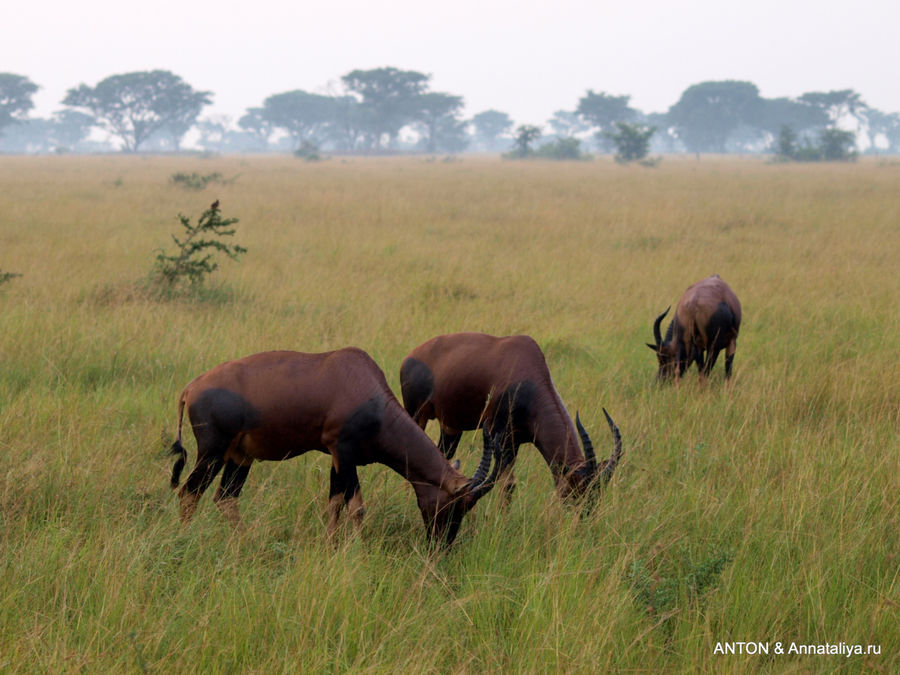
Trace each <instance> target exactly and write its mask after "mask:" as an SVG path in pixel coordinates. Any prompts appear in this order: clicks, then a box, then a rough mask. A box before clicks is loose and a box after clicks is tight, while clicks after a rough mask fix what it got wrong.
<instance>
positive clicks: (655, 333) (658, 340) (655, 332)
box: [653, 305, 672, 349]
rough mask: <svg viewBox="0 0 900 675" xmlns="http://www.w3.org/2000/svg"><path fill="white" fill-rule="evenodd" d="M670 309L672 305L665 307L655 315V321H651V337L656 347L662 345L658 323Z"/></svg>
mask: <svg viewBox="0 0 900 675" xmlns="http://www.w3.org/2000/svg"><path fill="white" fill-rule="evenodd" d="M670 309H672V305H669V306H668V307H666V311H665V312H663V313H662V314H660V315H659V316H658V317H656V321H654V322H653V338H654V339H655V340H656V348H657V349H659V348H660V346H661V345H662V333H660V331H659V324H661V323H662V320H663V319H664V318H665V317H666V314H668V313H669V310H670Z"/></svg>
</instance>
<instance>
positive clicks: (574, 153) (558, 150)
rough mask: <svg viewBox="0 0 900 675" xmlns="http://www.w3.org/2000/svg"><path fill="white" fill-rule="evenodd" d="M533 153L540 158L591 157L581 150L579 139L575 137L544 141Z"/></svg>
mask: <svg viewBox="0 0 900 675" xmlns="http://www.w3.org/2000/svg"><path fill="white" fill-rule="evenodd" d="M534 154H535V157H540V158H542V159H591V155H588V154H585V153H583V152H582V151H581V141H579V140H578V139H577V138H557V139H556V140H555V141H551V142H549V143H544V144H543V145H542V146H541V147H539V148H538V149H537V151H536V152H535V153H534Z"/></svg>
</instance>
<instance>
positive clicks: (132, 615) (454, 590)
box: [0, 157, 900, 673]
mask: <svg viewBox="0 0 900 675" xmlns="http://www.w3.org/2000/svg"><path fill="white" fill-rule="evenodd" d="M179 171H182V172H187V173H190V172H197V173H204V174H209V173H212V172H216V173H219V174H221V175H224V176H234V175H238V174H239V175H240V180H238V181H231V182H228V183H223V184H211V185H210V186H208V187H207V189H206V190H205V191H204V192H203V193H202V194H199V195H198V194H197V193H192V192H188V191H185V190H183V189H181V188H179V187H178V186H177V185H174V184H172V182H171V181H170V177H171V176H172V175H173V174H174V173H175V172H179ZM898 189H900V167H898V166H895V165H891V164H886V165H885V164H881V165H879V164H877V163H875V162H866V161H863V162H860V163H858V164H854V165H847V166H845V165H821V166H794V165H766V164H764V163H763V162H761V161H756V160H740V161H739V160H730V161H724V160H716V159H714V158H713V159H707V158H704V160H703V161H701V162H699V163H698V162H695V161H693V160H691V161H679V160H669V159H667V160H666V161H664V162H663V163H662V164H661V165H660V166H659V167H657V168H655V169H644V168H640V167H619V166H615V165H614V164H613V163H612V162H611V161H593V162H578V163H552V164H541V163H536V162H529V163H516V162H499V161H493V160H470V159H465V160H463V161H459V162H453V163H426V162H423V161H419V160H416V159H380V160H360V159H348V160H331V161H328V162H320V163H316V164H310V163H306V162H298V161H296V160H291V159H289V158H284V159H263V158H250V159H240V158H219V159H210V160H198V159H181V158H123V157H97V158H65V157H54V158H12V157H6V158H0V269H2V270H4V271H9V272H17V273H21V274H22V276H21V277H16V278H13V279H11V280H9V281H8V283H6V284H3V285H2V286H0V311H2V316H3V319H2V324H0V325H2V328H3V330H2V331H0V551H2V558H0V560H2V563H3V565H4V566H5V568H4V569H3V574H2V576H0V626H2V630H0V671H5V672H22V671H25V672H29V671H32V672H74V671H85V672H104V671H117V672H140V671H153V672H173V671H174V672H194V671H202V672H207V671H208V672H260V673H262V672H266V673H269V672H291V673H293V672H298V671H299V672H347V671H354V672H379V673H380V672H401V671H410V672H453V673H456V672H483V671H489V672H499V671H506V672H558V671H561V672H584V673H587V672H622V671H640V672H697V671H700V672H716V673H718V672H745V671H748V670H749V671H754V672H755V671H763V672H769V671H777V672H783V671H787V672H822V671H824V672H832V671H845V670H846V671H849V672H857V671H865V670H876V671H881V672H893V671H896V670H897V669H898V668H900V628H898V625H900V621H898V616H900V579H898V574H900V572H898V570H900V560H898V555H900V536H898V533H900V497H898V495H900V479H898V475H900V471H898V466H900V462H898V449H900V438H898V436H900V361H898V358H897V354H898V353H900V318H898V317H900V307H898V299H900V275H898V274H897V269H898V263H900V201H898V200H897V194H898ZM214 199H219V200H220V202H221V208H222V214H223V216H224V217H229V218H230V217H235V218H239V220H240V222H239V224H238V226H237V230H238V232H237V234H236V236H235V237H234V241H235V243H239V244H241V245H243V246H246V247H247V248H248V250H249V252H248V254H247V255H246V256H245V257H244V258H243V259H242V260H241V261H240V262H238V263H234V262H231V261H228V260H224V261H223V262H222V265H221V267H220V269H219V270H218V271H217V272H216V273H215V275H214V278H213V287H212V288H210V289H208V290H207V291H206V292H205V293H202V294H199V295H197V296H191V295H184V296H180V297H175V298H173V299H170V300H161V299H159V298H158V297H156V296H154V295H153V294H152V293H148V292H147V290H146V286H145V279H146V276H147V275H148V274H149V272H150V270H151V268H152V263H153V259H154V257H155V255H156V253H157V252H158V250H159V249H160V248H161V247H165V246H166V245H168V242H169V241H170V239H169V235H170V233H172V232H175V231H176V229H177V227H178V221H177V218H176V216H177V214H178V213H179V212H180V213H184V214H186V215H189V216H190V217H196V216H197V215H198V214H199V213H200V212H201V211H202V210H203V209H205V208H206V207H207V206H208V205H209V203H210V202H211V201H213V200H214ZM713 272H717V273H719V274H720V275H721V276H722V277H723V278H724V279H725V280H726V281H728V282H729V283H730V284H731V285H732V287H733V288H734V289H735V291H736V292H737V294H738V295H739V297H740V298H741V301H742V304H743V307H744V325H743V327H742V332H741V336H740V339H739V341H738V350H737V356H736V359H735V377H734V379H733V381H732V382H731V383H730V384H729V385H726V384H725V383H724V381H723V375H722V373H723V371H722V365H721V363H720V364H719V366H718V367H717V369H716V371H714V374H713V377H712V378H711V380H710V381H709V382H708V383H706V384H702V383H700V382H698V381H697V378H696V375H695V373H692V375H691V376H690V377H688V378H687V379H686V380H685V381H683V382H682V383H681V384H680V385H679V386H677V387H675V386H662V387H661V386H658V385H657V384H656V382H655V379H654V378H655V369H656V367H655V359H654V357H653V355H652V354H651V353H650V352H649V350H648V349H647V348H646V347H645V346H644V342H647V341H651V340H652V333H651V324H652V321H653V318H654V317H655V316H656V315H657V314H658V313H659V312H660V311H662V310H663V309H664V308H665V307H666V306H667V305H669V304H674V303H675V302H676V301H677V300H678V296H679V295H680V293H681V292H682V291H683V290H684V289H685V288H686V287H687V286H688V285H689V284H690V283H692V282H693V281H696V280H697V279H699V278H701V277H703V276H707V275H709V274H711V273H713ZM457 330H481V331H485V332H489V333H494V334H498V335H501V334H512V333H528V334H530V335H532V336H533V337H534V338H535V339H536V340H537V341H538V342H539V343H540V344H541V345H542V346H543V348H544V349H545V351H546V353H547V357H548V361H549V363H550V367H551V370H552V372H553V376H554V380H555V382H556V385H557V388H558V389H559V391H560V393H561V395H562V397H563V400H564V401H565V402H566V404H567V406H568V407H569V409H570V411H571V412H572V413H573V414H574V412H575V410H576V409H577V410H579V411H580V414H581V417H582V419H583V420H584V421H585V424H586V426H587V427H588V430H589V431H591V433H592V436H593V439H594V443H595V446H597V447H598V450H599V452H600V453H603V452H608V451H609V449H610V439H609V435H608V432H607V430H606V428H605V423H604V421H603V416H602V413H601V410H600V409H601V407H606V408H607V409H608V410H609V411H610V413H611V414H612V415H613V417H614V418H615V419H616V421H617V423H618V424H619V426H620V428H621V430H622V435H623V439H624V456H623V460H622V463H621V464H620V466H619V469H618V470H617V472H616V475H615V477H614V479H613V481H612V483H611V484H610V486H609V488H608V489H607V490H606V492H605V493H604V494H603V496H602V498H601V499H600V500H599V501H598V503H597V505H596V507H595V508H594V509H593V510H592V511H591V512H590V513H582V512H579V511H578V510H577V509H572V508H566V507H564V506H562V505H560V504H559V503H558V500H557V499H556V497H555V494H554V492H553V488H552V482H551V479H550V474H549V472H548V471H547V469H546V466H545V465H544V464H543V461H542V460H541V459H540V456H539V455H538V453H537V452H535V451H534V449H533V448H531V447H530V446H526V447H524V448H523V450H522V452H521V454H520V457H519V462H518V464H517V471H516V473H517V476H518V479H519V485H518V488H517V490H516V493H515V497H514V499H513V501H512V503H511V504H510V505H508V506H507V507H505V508H504V507H503V505H502V504H501V500H500V496H499V495H498V494H491V495H488V496H487V497H486V498H485V499H484V500H483V501H482V502H481V503H480V504H479V505H478V507H477V508H476V509H475V511H473V512H472V513H471V514H470V515H469V516H468V517H467V518H466V519H465V521H464V522H463V526H462V529H461V533H460V537H459V539H458V541H457V543H456V544H455V545H454V547H453V549H452V550H451V551H450V552H449V553H447V554H445V555H433V554H430V553H429V551H428V548H427V546H426V543H425V537H424V528H423V526H422V523H421V517H420V515H419V512H418V509H417V508H416V506H415V498H414V496H413V493H412V491H411V489H410V487H409V486H408V485H407V484H406V483H405V481H404V480H403V479H402V478H400V477H399V476H397V475H396V474H394V473H392V472H391V471H390V470H388V469H386V468H385V467H381V466H372V467H365V468H363V469H362V470H361V474H360V480H361V483H362V490H363V497H364V499H365V501H366V505H367V509H368V511H367V515H366V520H365V523H364V526H363V528H362V531H361V532H360V533H359V534H354V533H353V532H352V528H350V527H347V528H346V529H345V531H343V532H342V533H341V535H340V537H339V541H338V544H337V545H336V546H331V545H329V543H328V542H327V541H326V539H325V532H324V530H325V503H326V498H327V489H328V488H327V483H328V467H329V464H328V460H327V459H326V458H325V456H324V455H321V454H318V453H316V454H308V455H305V456H303V457H301V458H298V459H295V460H293V461H290V462H284V463H264V464H257V465H255V466H254V468H253V470H252V471H251V473H250V477H249V479H248V482H247V486H246V488H245V490H244V494H243V495H242V497H241V504H242V510H243V513H244V516H245V520H246V523H247V528H246V531H244V532H240V533H234V532H232V531H230V530H229V528H228V526H227V525H226V523H225V521H224V519H223V518H222V517H221V516H220V514H219V513H218V512H217V511H216V509H215V508H213V506H212V501H211V499H210V498H209V496H207V497H205V498H204V500H203V501H202V502H201V508H200V510H199V512H198V514H197V518H196V519H195V521H194V522H193V523H192V524H191V525H190V526H189V527H188V528H186V529H181V528H180V527H179V525H178V516H177V506H176V504H175V499H174V496H173V495H172V493H171V492H170V490H169V488H168V479H169V474H170V471H171V465H172V459H171V458H170V457H168V456H167V455H166V445H167V443H169V442H171V437H172V434H173V433H174V427H175V405H176V400H177V396H178V394H179V392H180V390H181V388H182V387H183V386H184V385H185V384H186V383H187V382H188V381H189V380H190V379H191V378H193V377H194V376H196V375H198V374H199V373H201V372H203V371H205V370H207V369H209V368H211V367H212V366H214V365H216V364H218V363H220V362H221V361H223V360H227V359H230V358H236V357H239V356H243V355H246V354H250V353H253V352H257V351H263V350H269V349H297V350H301V351H311V352H313V351H324V350H328V349H333V348H337V347H341V346H346V345H356V346H359V347H362V348H364V349H366V350H367V351H368V352H369V353H370V354H372V356H373V357H374V358H375V360H376V361H377V362H378V363H379V364H380V365H381V367H382V368H383V369H384V370H385V372H386V374H387V377H388V381H389V382H390V384H391V385H392V387H393V388H394V390H395V391H399V387H398V382H397V377H398V375H397V374H398V371H399V365H400V362H401V360H402V358H403V356H404V355H405V354H406V353H407V352H408V351H409V350H410V349H412V347H414V346H415V345H417V344H419V343H420V342H422V341H424V340H425V339H427V338H429V337H432V336H433V335H437V334H439V333H446V332H453V331H457ZM429 433H431V434H432V435H433V436H434V437H436V433H437V432H436V429H435V428H434V427H433V426H431V427H429ZM188 440H189V448H190V455H191V461H190V464H189V467H190V466H192V464H193V459H194V457H193V454H194V453H193V448H194V445H193V439H192V438H189V439H188ZM476 442H477V439H476V437H475V436H474V435H472V434H469V435H466V436H465V437H464V439H463V444H462V446H461V451H460V455H461V458H462V460H463V463H464V469H468V470H469V471H471V469H472V468H473V467H474V463H475V461H476V457H477V455H476V453H475V452H474V446H475V445H476ZM727 641H762V642H769V643H771V644H772V645H773V646H774V643H775V642H776V641H781V642H782V643H790V642H792V641H793V642H797V643H803V644H823V643H826V642H830V643H837V642H845V643H848V644H855V643H860V644H863V645H868V644H877V645H880V646H881V650H882V653H881V655H880V656H855V657H852V658H849V659H848V658H846V657H843V656H797V655H781V656H775V655H774V654H770V655H769V656H765V655H763V656H759V655H746V654H745V655H735V656H722V655H717V654H715V653H714V649H715V646H716V643H718V642H727Z"/></svg>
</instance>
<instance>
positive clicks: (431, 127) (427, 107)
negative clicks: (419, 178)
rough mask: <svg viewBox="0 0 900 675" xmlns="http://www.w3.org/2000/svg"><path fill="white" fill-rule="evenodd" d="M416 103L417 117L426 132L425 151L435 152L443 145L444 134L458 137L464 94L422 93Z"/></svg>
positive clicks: (424, 139)
mask: <svg viewBox="0 0 900 675" xmlns="http://www.w3.org/2000/svg"><path fill="white" fill-rule="evenodd" d="M416 103H417V106H418V110H417V112H416V114H415V117H416V119H417V120H418V122H419V123H420V124H421V126H422V129H423V130H424V132H425V135H424V138H423V139H422V140H423V146H424V150H425V152H435V151H436V150H437V149H438V147H439V146H440V145H442V140H443V139H442V138H441V135H442V134H445V135H446V134H449V135H451V136H453V137H458V133H457V132H458V131H459V126H460V125H462V127H463V128H464V127H465V123H463V122H460V120H459V118H458V115H459V111H460V109H461V108H462V107H463V99H462V96H451V95H450V94H441V93H438V92H428V93H425V94H420V95H419V96H418V97H417V99H416Z"/></svg>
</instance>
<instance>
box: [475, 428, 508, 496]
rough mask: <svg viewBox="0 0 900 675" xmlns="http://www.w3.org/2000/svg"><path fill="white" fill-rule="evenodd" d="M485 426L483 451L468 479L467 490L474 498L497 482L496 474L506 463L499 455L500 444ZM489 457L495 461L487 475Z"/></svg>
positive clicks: (486, 491) (489, 489) (485, 492)
mask: <svg viewBox="0 0 900 675" xmlns="http://www.w3.org/2000/svg"><path fill="white" fill-rule="evenodd" d="M487 427H488V425H487V424H485V425H484V427H482V435H483V436H484V452H483V453H482V455H481V462H480V463H479V464H478V468H477V469H476V470H475V474H474V475H473V476H472V480H470V481H469V490H470V491H471V493H472V495H473V496H474V497H475V499H481V498H482V497H484V496H485V495H486V494H487V493H488V492H490V491H491V488H492V487H494V483H496V482H497V475H498V474H499V473H500V469H501V468H502V466H505V464H506V463H505V462H503V458H502V457H501V456H500V444H499V443H497V439H496V438H495V437H494V435H493V434H491V433H490V432H489V431H488V428H487ZM491 458H494V459H496V462H495V463H494V468H493V469H492V470H491V473H490V475H487V472H488V468H489V467H490V465H491ZM501 465H502V466H501Z"/></svg>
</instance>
